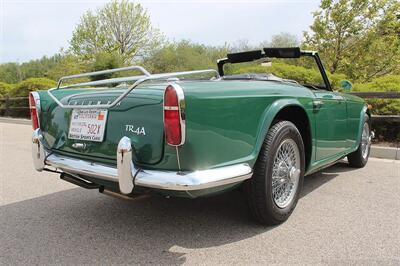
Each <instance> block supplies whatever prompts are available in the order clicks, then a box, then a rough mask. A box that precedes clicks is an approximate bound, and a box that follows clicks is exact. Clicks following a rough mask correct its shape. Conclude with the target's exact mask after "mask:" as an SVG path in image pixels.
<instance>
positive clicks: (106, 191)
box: [99, 187, 150, 201]
mask: <svg viewBox="0 0 400 266" xmlns="http://www.w3.org/2000/svg"><path fill="white" fill-rule="evenodd" d="M99 192H100V193H102V194H104V195H108V196H110V197H113V198H116V199H121V200H130V201H133V200H135V201H136V200H140V199H146V198H149V197H150V194H141V195H135V196H132V197H130V196H127V195H124V194H121V193H118V192H114V191H111V190H109V189H106V188H104V187H101V188H99Z"/></svg>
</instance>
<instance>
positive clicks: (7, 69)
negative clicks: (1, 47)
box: [0, 63, 22, 83]
mask: <svg viewBox="0 0 400 266" xmlns="http://www.w3.org/2000/svg"><path fill="white" fill-rule="evenodd" d="M21 80H22V74H21V70H20V68H19V65H18V64H17V63H5V64H1V65H0V81H2V82H5V83H18V82H20V81H21Z"/></svg>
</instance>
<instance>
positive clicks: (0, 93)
mask: <svg viewBox="0 0 400 266" xmlns="http://www.w3.org/2000/svg"><path fill="white" fill-rule="evenodd" d="M12 88H13V86H12V85H10V84H7V83H5V82H0V98H3V97H5V96H7V95H8V94H9V93H10V91H11V90H12Z"/></svg>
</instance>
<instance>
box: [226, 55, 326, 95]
mask: <svg viewBox="0 0 400 266" xmlns="http://www.w3.org/2000/svg"><path fill="white" fill-rule="evenodd" d="M226 73H227V75H225V76H224V77H223V79H225V80H264V81H278V82H291V83H297V84H301V85H303V86H307V87H309V88H316V89H324V88H325V84H324V80H323V78H322V76H321V74H320V72H319V69H318V66H317V65H316V64H315V62H314V60H313V58H310V57H302V58H298V59H277V58H275V59H272V60H265V59H261V60H257V61H254V62H246V63H241V64H235V65H229V66H227V68H226Z"/></svg>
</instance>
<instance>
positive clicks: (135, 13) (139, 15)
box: [70, 0, 163, 63]
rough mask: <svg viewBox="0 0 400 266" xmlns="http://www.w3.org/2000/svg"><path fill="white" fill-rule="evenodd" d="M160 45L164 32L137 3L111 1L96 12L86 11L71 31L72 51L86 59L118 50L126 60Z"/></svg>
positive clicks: (127, 61)
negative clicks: (156, 26) (154, 25)
mask: <svg viewBox="0 0 400 266" xmlns="http://www.w3.org/2000/svg"><path fill="white" fill-rule="evenodd" d="M162 44H163V35H162V34H161V33H160V31H159V30H158V29H156V28H155V27H153V26H152V24H151V21H150V17H149V15H148V14H147V11H146V10H145V9H144V8H143V7H142V5H140V4H138V3H133V2H129V1H127V0H122V1H117V0H113V1H111V2H109V3H107V4H106V5H105V6H104V7H102V8H100V9H98V10H97V11H96V12H95V13H92V12H91V11H88V12H86V13H85V14H84V15H83V16H82V18H81V21H80V23H79V24H78V26H77V27H76V29H75V30H74V32H73V34H72V39H71V41H70V45H71V47H70V49H71V51H72V52H73V53H74V54H76V55H79V56H84V57H85V58H89V59H91V58H93V56H94V55H97V54H99V53H118V54H119V55H120V56H121V57H122V58H123V61H124V62H125V63H129V62H132V61H133V60H135V59H138V58H141V57H143V56H145V55H147V54H148V53H149V52H150V51H153V50H154V49H156V48H157V47H160V46H161V45H162Z"/></svg>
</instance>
